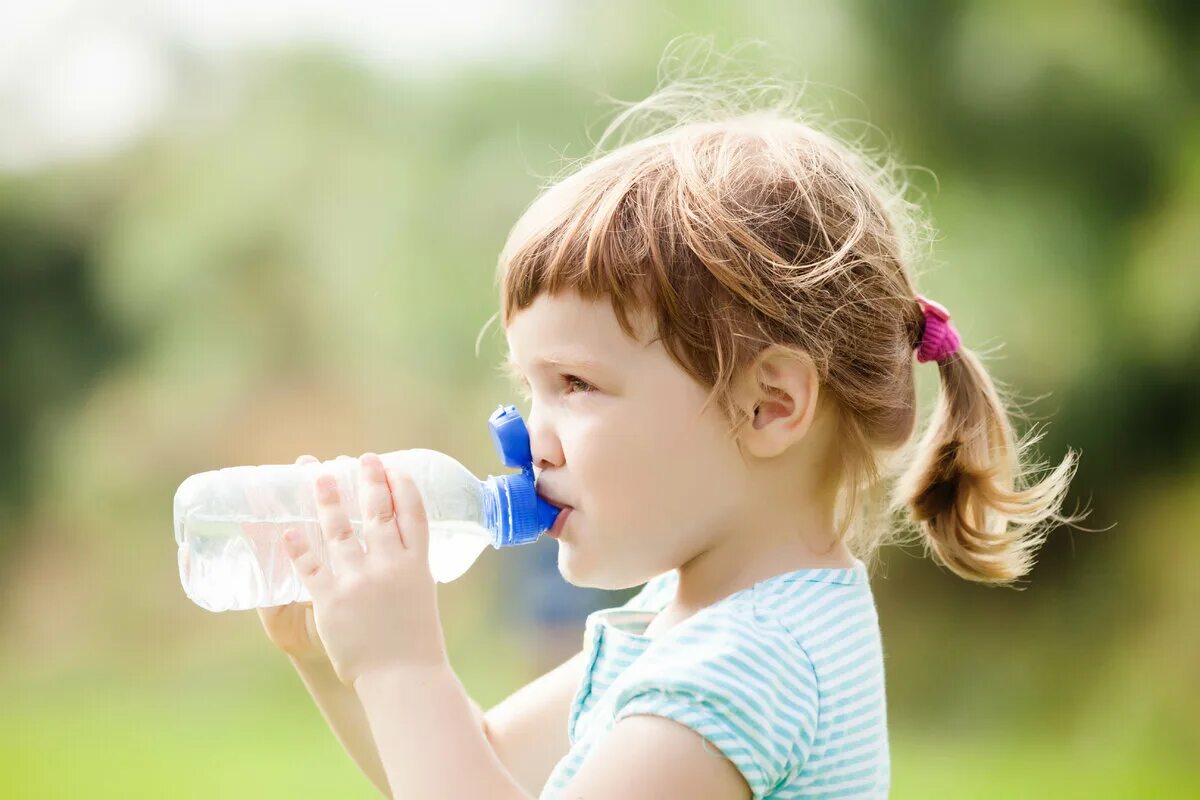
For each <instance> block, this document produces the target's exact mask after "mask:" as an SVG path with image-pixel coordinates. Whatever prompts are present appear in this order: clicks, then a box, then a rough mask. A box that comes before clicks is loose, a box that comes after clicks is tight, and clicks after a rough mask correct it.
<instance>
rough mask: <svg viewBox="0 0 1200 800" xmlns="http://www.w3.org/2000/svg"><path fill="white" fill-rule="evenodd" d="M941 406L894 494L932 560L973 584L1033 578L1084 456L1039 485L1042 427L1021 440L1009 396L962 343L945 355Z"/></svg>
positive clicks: (1061, 518) (1073, 456)
mask: <svg viewBox="0 0 1200 800" xmlns="http://www.w3.org/2000/svg"><path fill="white" fill-rule="evenodd" d="M937 366H938V372H939V374H940V377H941V388H940V389H939V391H938V399H937V405H936V407H935V409H934V411H933V414H932V417H931V418H930V421H929V425H928V427H927V429H926V431H925V434H924V436H923V437H922V438H921V441H920V442H919V444H918V445H917V447H916V455H915V458H914V459H913V461H912V463H911V465H910V466H909V468H908V469H907V470H906V471H904V472H903V473H902V475H901V476H900V478H899V480H898V481H897V484H896V487H895V495H894V497H895V498H896V500H897V501H898V502H899V503H902V504H903V505H904V506H905V507H907V509H908V510H909V514H910V516H911V518H912V520H913V522H915V523H916V524H917V526H918V527H919V529H920V533H921V538H922V540H923V541H924V543H925V546H926V548H927V550H930V551H932V554H933V556H934V559H935V560H936V561H938V562H939V563H941V564H943V565H944V566H946V567H948V568H949V569H950V570H951V571H953V572H954V573H955V574H957V575H959V576H960V577H962V578H966V579H967V580H971V581H979V582H983V583H997V584H1006V583H1011V582H1012V581H1014V580H1016V579H1017V578H1020V577H1022V576H1024V575H1026V574H1027V573H1028V572H1029V571H1030V569H1031V568H1032V566H1033V562H1034V554H1035V552H1036V551H1037V549H1038V547H1039V546H1040V545H1041V544H1042V542H1043V541H1044V540H1045V538H1046V535H1047V533H1048V532H1049V530H1050V529H1052V528H1053V527H1054V525H1053V523H1070V522H1074V521H1076V520H1077V519H1080V517H1074V516H1072V517H1064V516H1062V515H1060V514H1059V509H1060V508H1061V505H1062V501H1063V498H1064V496H1065V494H1066V492H1067V488H1068V486H1069V484H1070V481H1071V478H1072V476H1073V473H1074V470H1075V467H1076V462H1077V454H1076V453H1075V452H1073V451H1070V450H1068V452H1067V456H1066V457H1065V458H1064V459H1063V460H1062V463H1060V464H1059V465H1058V466H1057V467H1056V468H1055V469H1054V471H1053V472H1052V473H1050V474H1049V475H1047V476H1046V477H1045V478H1043V479H1042V480H1041V481H1040V482H1038V483H1035V484H1033V485H1026V477H1027V475H1028V473H1029V472H1030V471H1032V469H1033V468H1035V467H1040V466H1041V465H1040V464H1034V465H1031V466H1030V467H1029V468H1027V469H1023V468H1022V462H1023V458H1022V457H1023V456H1024V455H1025V451H1026V450H1027V449H1028V448H1029V447H1030V446H1032V445H1033V444H1034V443H1036V442H1037V441H1039V440H1040V439H1041V437H1042V435H1043V434H1040V433H1039V434H1037V435H1035V436H1031V437H1030V438H1028V439H1022V440H1020V441H1018V440H1017V437H1016V436H1015V435H1014V432H1013V428H1012V425H1011V424H1010V422H1009V416H1008V413H1007V410H1006V406H1005V404H1004V401H1003V400H1002V399H1001V397H1000V394H999V393H998V392H997V390H996V387H995V385H994V384H993V382H992V379H991V377H990V376H989V375H988V373H987V370H986V369H985V368H984V366H983V364H982V362H981V361H980V360H979V358H978V356H976V355H975V354H974V353H972V352H971V351H969V350H967V349H965V348H963V347H959V348H957V350H956V351H955V352H954V354H953V355H951V356H950V357H949V358H946V359H945V360H943V361H939V362H938V365H937Z"/></svg>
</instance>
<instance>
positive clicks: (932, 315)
mask: <svg viewBox="0 0 1200 800" xmlns="http://www.w3.org/2000/svg"><path fill="white" fill-rule="evenodd" d="M917 302H918V303H920V304H921V310H922V311H924V312H925V330H924V332H923V333H922V334H921V342H920V344H918V345H917V362H918V363H924V362H926V361H945V360H947V359H948V358H949V357H950V356H952V355H954V353H955V351H957V350H958V346H959V344H960V341H959V338H958V331H956V330H954V326H953V325H951V324H950V312H949V311H947V310H946V307H945V306H943V305H942V304H941V303H937V302H934V301H933V300H930V299H929V298H928V297H925V296H923V295H917Z"/></svg>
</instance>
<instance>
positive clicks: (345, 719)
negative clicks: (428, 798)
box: [288, 655, 392, 797]
mask: <svg viewBox="0 0 1200 800" xmlns="http://www.w3.org/2000/svg"><path fill="white" fill-rule="evenodd" d="M288 659H289V660H290V661H291V662H292V666H294V667H295V668H296V672H298V673H299V674H300V680H302V681H304V686H305V687H306V688H307V689H308V693H309V694H311V695H312V698H313V701H314V702H315V703H316V704H317V707H318V708H319V709H321V714H322V716H324V717H325V721H326V722H328V723H329V727H330V729H332V730H333V735H334V736H336V737H337V740H338V741H339V742H341V744H342V747H344V748H345V749H346V752H347V753H348V754H349V755H350V758H351V759H353V760H354V763H355V764H357V765H358V768H359V769H360V770H362V772H363V774H364V775H366V776H367V778H369V779H370V781H371V783H373V784H375V788H377V789H379V791H380V792H382V793H383V795H384V796H385V797H391V796H392V793H391V790H390V789H389V788H388V782H387V775H386V774H385V773H384V770H383V763H382V762H381V761H380V760H379V751H378V750H377V749H376V748H375V740H374V739H373V738H372V737H371V728H370V726H369V725H368V723H367V715H366V713H365V712H364V711H363V707H362V703H360V702H359V700H358V695H356V694H355V693H354V689H352V688H351V687H349V686H346V685H345V684H344V683H342V682H341V680H339V679H338V676H337V674H336V673H335V672H334V671H333V665H332V664H330V663H329V660H328V659H325V660H324V661H318V660H308V659H301V658H296V657H295V656H291V655H289V656H288Z"/></svg>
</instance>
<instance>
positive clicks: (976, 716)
mask: <svg viewBox="0 0 1200 800" xmlns="http://www.w3.org/2000/svg"><path fill="white" fill-rule="evenodd" d="M198 5H201V4H185V3H182V2H174V1H172V2H162V3H153V4H151V3H134V2H124V3H121V2H117V3H109V4H105V5H104V6H102V7H99V8H100V9H101V10H97V8H98V7H97V6H94V5H88V4H84V3H71V2H62V3H50V4H45V8H43V9H42V10H38V9H35V8H29V9H24V10H19V9H18V8H17V7H16V4H14V5H13V6H12V7H11V8H10V9H9V10H5V11H4V12H2V13H0V29H2V30H3V33H0V53H3V55H0V120H3V123H2V124H0V307H2V312H3V313H0V448H2V450H3V452H4V454H5V457H4V458H3V459H0V708H3V709H4V711H3V715H2V720H3V721H2V722H0V775H3V776H4V778H3V788H2V789H0V794H3V796H5V797H37V798H41V797H77V796H82V795H85V794H86V795H87V796H89V797H96V798H100V797H120V798H129V797H151V796H161V795H165V794H168V793H169V794H171V796H176V797H180V798H193V797H194V798H214V797H221V798H224V797H254V798H263V799H264V800H265V798H270V797H279V798H285V797H286V798H297V797H314V798H315V797H326V796H336V797H364V798H365V797H372V796H375V794H374V792H373V790H372V788H371V786H370V784H369V783H368V782H367V780H366V779H365V778H363V777H362V776H361V775H360V774H359V773H358V772H357V769H356V768H355V767H354V765H353V764H352V763H351V761H350V760H349V758H348V757H347V756H346V755H345V754H344V753H343V751H342V750H341V748H340V746H339V745H338V743H337V742H336V740H335V739H334V738H333V736H332V734H331V733H330V732H329V731H328V729H327V728H326V726H325V724H324V722H323V720H322V718H321V716H320V714H319V712H318V711H317V709H316V707H315V706H314V705H313V704H312V702H311V701H310V700H309V698H308V695H307V693H306V692H305V691H304V688H303V686H302V685H301V683H300V681H299V679H298V678H297V677H296V675H295V674H294V673H293V671H292V669H291V667H290V665H289V664H288V663H287V661H286V660H285V659H284V658H283V656H282V655H281V654H279V653H278V652H276V651H274V650H273V648H272V646H271V645H270V644H269V642H268V641H267V640H266V638H265V636H264V635H263V634H262V631H261V627H260V624H259V620H258V618H257V615H255V614H253V613H251V612H241V613H226V614H211V613H209V612H206V611H203V610H201V609H200V608H199V607H197V606H195V605H193V604H192V603H191V602H190V601H189V600H187V598H186V597H185V596H184V594H183V592H182V589H181V587H180V585H179V578H178V573H177V568H176V560H175V559H176V553H175V550H176V546H175V542H174V540H173V534H172V526H171V518H170V508H171V497H172V495H173V493H174V490H175V487H176V486H177V485H178V484H179V482H180V481H182V479H183V478H185V477H186V476H187V475H189V474H191V473H193V472H198V471H201V470H205V469H212V468H216V467H219V466H224V465H233V464H251V463H280V462H288V461H291V460H293V459H294V458H295V456H296V455H298V454H299V453H302V452H311V453H314V454H316V455H318V456H320V457H323V458H330V457H333V456H335V455H337V454H341V453H345V454H351V455H357V454H359V453H361V452H365V451H368V450H374V451H378V452H384V451H387V450H392V449H400V448H404V447H417V446H420V447H432V448H436V449H441V450H445V451H447V452H450V453H452V454H454V455H456V456H458V457H459V458H460V459H461V460H462V461H463V462H464V463H465V464H467V466H469V467H471V468H472V469H474V470H475V471H476V472H477V474H487V473H488V472H489V471H491V472H497V471H499V470H500V469H501V468H500V466H499V464H498V463H497V462H496V460H495V458H494V456H493V454H492V452H491V447H490V443H489V441H488V439H487V436H486V428H485V425H484V420H485V419H486V416H487V414H488V413H489V412H490V411H491V410H492V409H494V408H495V406H496V405H497V403H499V402H507V401H512V400H514V399H515V393H514V392H512V391H511V389H510V388H509V387H508V386H507V385H506V383H505V381H504V379H503V378H502V377H501V376H500V374H499V373H498V372H497V370H496V369H495V368H494V365H495V363H496V362H497V360H498V359H499V358H500V356H501V355H502V352H503V350H502V346H503V336H502V335H501V334H500V332H499V331H498V330H497V328H496V326H495V325H493V326H491V327H490V328H488V330H487V332H486V334H485V335H484V336H483V337H482V340H481V341H480V343H479V349H478V353H477V352H476V337H477V335H478V334H479V332H480V330H481V328H483V326H484V325H485V323H486V322H487V321H488V320H489V318H490V317H491V315H492V314H493V313H494V312H495V311H496V308H497V293H496V287H495V285H494V282H493V275H494V267H495V260H496V256H497V254H498V252H499V249H500V246H501V245H502V243H503V241H504V237H505V235H506V233H507V231H508V229H509V227H510V226H511V225H512V223H513V222H514V221H515V220H516V219H517V217H518V216H519V214H520V213H521V211H522V210H523V209H524V207H525V206H526V205H527V204H528V203H529V202H530V201H531V200H532V199H533V197H534V196H535V194H536V192H537V189H538V186H539V184H540V182H541V181H542V179H543V178H544V177H545V176H548V175H550V174H553V173H555V172H556V171H557V170H558V169H559V167H560V165H561V158H562V157H564V156H566V157H569V158H575V157H581V156H583V155H585V154H586V153H587V151H588V149H589V146H590V143H591V142H592V141H594V140H595V138H596V137H597V136H598V134H599V132H600V131H601V130H602V129H603V125H604V123H605V122H606V121H607V120H608V118H609V117H610V115H611V106H609V105H606V104H605V103H604V102H603V100H602V98H603V97H604V96H607V95H611V96H614V97H617V98H619V99H622V100H636V99H640V98H642V97H644V96H645V95H646V94H647V93H649V92H650V91H651V90H652V89H653V88H654V85H655V83H656V70H657V68H658V66H659V62H660V59H661V58H662V56H663V53H664V51H665V50H666V48H667V46H668V44H669V43H670V42H671V41H672V40H673V39H674V38H675V37H676V36H678V35H680V34H688V33H695V34H701V35H706V36H711V37H712V41H713V43H714V44H715V46H716V48H717V49H718V50H719V51H729V50H730V49H731V48H734V47H735V46H737V45H739V44H741V43H744V42H746V41H757V42H760V43H761V45H762V46H761V47H758V48H749V49H746V50H745V51H742V52H741V53H740V56H741V58H742V59H743V60H744V62H745V63H749V64H750V65H751V66H754V65H756V64H757V65H760V66H761V69H762V71H763V74H765V75H771V74H773V71H775V70H777V69H778V68H779V63H780V61H781V60H783V61H784V62H786V63H789V64H790V65H791V66H792V68H793V69H794V70H795V77H799V78H806V79H807V80H809V81H811V82H812V86H811V88H810V89H809V93H810V94H809V96H810V98H811V99H812V105H813V107H814V109H816V110H817V111H819V112H821V113H822V114H823V115H824V116H825V117H827V118H831V119H836V120H841V121H842V125H841V128H840V129H841V130H842V131H843V132H845V133H847V134H848V135H850V136H855V135H862V136H865V137H866V141H867V143H868V144H870V145H873V146H876V147H880V148H883V147H888V148H891V149H892V150H893V152H894V153H895V154H896V156H897V158H899V159H900V160H901V161H902V162H904V163H905V164H908V165H910V166H912V167H914V169H913V170H912V171H911V174H910V179H911V181H912V184H913V188H914V191H915V192H917V193H919V194H922V195H923V199H922V202H923V203H924V205H925V207H926V209H927V210H928V212H929V214H930V216H931V218H932V220H933V222H934V224H935V225H936V227H937V230H938V238H937V241H936V242H935V243H934V245H933V247H932V250H931V256H930V259H929V260H928V261H927V262H925V263H924V264H922V265H920V268H921V269H922V270H923V271H924V274H922V277H921V280H920V281H919V284H918V285H919V287H920V289H921V291H922V292H925V293H927V294H930V295H931V296H933V297H935V298H937V299H938V300H939V301H941V302H944V303H945V304H946V305H947V306H948V307H949V308H950V309H952V310H953V312H954V314H955V321H956V325H957V326H958V329H959V331H960V332H961V334H962V336H963V338H964V341H965V342H966V344H967V345H968V346H971V347H973V348H976V349H977V350H984V351H989V352H991V353H992V355H991V356H990V357H989V363H990V365H991V367H992V369H993V370H994V374H995V375H996V377H997V378H998V379H999V380H1001V381H1004V382H1006V383H1007V384H1010V385H1011V386H1012V387H1013V389H1015V390H1016V391H1017V392H1019V393H1020V396H1022V397H1024V398H1028V400H1029V402H1028V405H1027V408H1026V410H1027V412H1028V414H1029V415H1031V416H1032V417H1033V418H1034V419H1035V420H1044V421H1046V423H1047V424H1048V428H1047V430H1048V433H1047V436H1046V437H1045V438H1044V439H1043V440H1042V442H1041V443H1040V445H1039V449H1040V453H1041V454H1042V456H1043V457H1044V458H1045V459H1046V460H1047V461H1050V462H1053V463H1057V462H1058V460H1060V459H1061V458H1062V456H1063V454H1064V453H1065V451H1066V448H1068V447H1074V448H1077V449H1079V450H1080V451H1081V453H1082V455H1081V464H1080V468H1079V471H1078V474H1077V477H1076V479H1075V483H1074V487H1073V490H1072V495H1071V497H1070V499H1069V500H1068V503H1067V506H1066V510H1067V511H1072V510H1078V509H1079V508H1081V507H1088V508H1090V509H1091V510H1092V514H1091V516H1090V517H1089V518H1088V519H1087V521H1086V522H1085V523H1084V525H1085V526H1086V527H1089V528H1105V529H1108V530H1106V531H1105V532H1102V533H1089V532H1079V531H1073V530H1060V531H1058V532H1056V533H1055V534H1054V535H1052V537H1051V539H1050V541H1049V543H1048V544H1047V546H1046V548H1045V549H1044V551H1043V553H1042V556H1041V559H1040V561H1039V564H1038V566H1037V568H1036V570H1035V571H1034V573H1033V575H1032V577H1031V580H1030V582H1029V585H1028V588H1027V589H1026V590H1025V591H1021V592H1016V591H1008V590H996V589H988V588H985V587H982V586H978V585H972V584H968V583H966V582H964V581H961V580H959V579H957V578H955V577H953V576H952V575H950V574H949V573H947V572H945V571H942V570H939V569H938V568H937V567H936V566H935V565H933V564H932V563H931V562H929V561H927V560H922V559H921V558H919V553H917V552H906V551H901V550H896V549H893V550H890V551H887V552H885V553H884V554H883V558H882V562H881V565H880V568H879V570H878V571H877V573H876V574H875V577H874V586H875V590H876V593H877V598H878V603H879V608H880V615H881V620H882V624H883V631H884V642H885V651H886V657H887V670H888V689H889V717H890V722H891V736H892V748H893V750H892V758H893V765H894V776H893V777H894V781H893V783H894V794H893V796H894V797H898V798H917V797H971V798H1001V797H1003V798H1010V797H1021V798H1065V797H1072V798H1073V797H1080V798H1082V797H1089V798H1093V797H1113V798H1116V797H1121V798H1124V797H1196V796H1200V774H1198V771H1197V766H1196V765H1197V764H1198V763H1200V723H1198V722H1197V715H1198V714H1200V693H1197V691H1196V686H1197V683H1196V678H1197V674H1198V673H1200V581H1197V579H1196V577H1195V571H1196V568H1195V564H1196V563H1197V561H1198V560H1200V559H1198V557H1200V537H1198V536H1196V533H1195V527H1196V521H1197V519H1198V518H1200V492H1198V491H1197V486H1198V485H1200V416H1198V415H1197V411H1196V410H1197V408H1200V369H1198V367H1200V313H1198V312H1200V262H1198V253H1200V227H1198V226H1197V220H1198V219H1200V113H1198V111H1200V108H1198V103H1197V100H1198V97H1200V62H1198V61H1197V58H1196V53H1197V52H1200V51H1198V45H1200V12H1198V11H1197V9H1198V8H1200V6H1197V5H1195V4H1192V3H1185V2H1155V3H1140V4H1131V3H1119V2H1098V1H1097V2H1078V1H1076V0H1070V1H1069V2H1061V3H1056V4H1049V3H1030V2H1000V1H999V0H988V1H987V2H949V0H907V1H906V2H883V1H882V0H879V1H877V2H868V1H867V0H863V1H861V2H842V3H816V2H782V1H779V2H769V1H766V0H762V1H755V2H742V3H738V4H733V3H716V4H707V3H686V2H664V3H638V2H629V1H627V0H622V1H620V2H608V3H571V2H565V0H563V1H562V2H531V1H530V0H525V1H524V2H513V3H507V4H501V3H484V2H479V1H478V0H476V1H475V2H450V3H443V4H440V5H439V7H438V8H437V9H423V10H417V9H415V8H407V7H403V6H396V5H379V6H374V5H372V6H365V5H355V4H340V5H339V4H332V3H317V2H310V3H301V4H298V5H293V4H284V3H278V2H264V3H253V4H248V5H235V4H230V3H211V4H202V5H203V10H198V9H197V8H194V7H193V6H198ZM38 8H42V7H41V6H38ZM781 77H782V75H781ZM790 77H791V76H789V79H790ZM930 372H933V371H932V370H930ZM918 375H919V380H921V381H922V387H923V397H925V398H928V396H929V390H930V384H929V383H928V382H929V380H930V379H931V378H932V377H934V376H932V375H930V374H928V373H926V372H925V370H919V371H918ZM517 558H518V556H517V555H516V554H515V553H499V552H490V551H489V552H488V553H485V555H484V556H483V557H482V558H481V560H480V562H479V564H478V565H477V566H476V567H475V568H474V569H473V570H472V571H471V572H469V573H468V574H467V576H465V577H464V578H462V579H461V580H460V581H457V582H455V583H453V584H448V585H445V586H442V587H440V590H439V591H440V593H441V597H442V605H443V617H444V620H445V623H446V629H447V630H446V632H447V637H448V640H449V643H450V647H451V649H452V656H453V660H454V663H455V665H456V667H457V669H458V671H459V674H460V675H461V676H462V678H463V680H464V682H465V684H466V685H467V687H468V689H469V690H470V691H471V693H472V694H473V695H474V696H475V698H476V699H477V700H478V701H479V702H480V703H482V704H483V705H485V706H487V705H489V704H493V703H495V702H497V701H499V700H500V699H502V698H503V697H504V696H506V695H507V694H508V693H510V692H511V691H513V690H515V689H516V688H517V687H519V686H520V685H522V684H523V683H524V682H526V681H527V680H529V679H531V678H532V677H534V676H535V675H537V674H539V673H540V671H541V670H543V669H545V668H546V667H547V666H548V665H550V664H552V663H555V661H556V660H558V659H559V658H560V657H565V656H566V655H569V651H570V650H571V649H572V648H575V647H576V646H577V645H578V641H577V634H576V633H575V632H571V631H568V632H567V633H566V634H564V635H563V636H562V637H560V638H559V639H553V638H550V637H548V636H539V634H538V632H537V631H535V630H530V629H528V627H527V626H523V625H522V624H521V622H520V621H519V620H516V619H514V618H513V615H512V614H511V613H509V614H506V613H505V609H506V607H507V603H505V602H498V600H499V599H500V597H501V595H502V594H503V592H505V591H509V588H508V585H507V584H504V583H503V576H504V575H505V569H506V563H507V564H514V563H516V560H517ZM625 596H627V594H625V593H620V594H613V595H611V596H603V597H599V596H588V597H587V603H590V604H591V607H599V606H600V605H609V604H614V603H616V602H619V601H621V600H623V599H624V597H625ZM581 632H582V627H580V628H579V631H578V633H581Z"/></svg>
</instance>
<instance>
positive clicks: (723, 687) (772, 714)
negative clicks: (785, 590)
mask: <svg viewBox="0 0 1200 800" xmlns="http://www.w3.org/2000/svg"><path fill="white" fill-rule="evenodd" d="M696 623H697V624H694V625H688V626H687V628H686V631H680V632H679V634H677V635H674V636H669V637H668V638H667V639H666V640H664V641H663V642H661V643H658V644H661V645H662V647H657V648H656V650H657V652H656V653H655V654H654V657H653V658H650V659H647V663H645V664H639V665H638V666H639V668H638V669H637V670H636V675H634V676H631V677H632V680H631V681H629V683H628V684H626V685H625V686H623V687H621V689H620V691H619V692H618V694H617V696H616V702H615V705H614V712H613V713H614V719H613V722H614V724H615V723H616V722H619V721H620V720H622V719H625V718H626V717H631V716H635V715H652V716H658V717H665V718H667V719H671V720H674V721H675V722H678V723H680V724H681V725H684V726H686V727H688V728H690V729H692V730H694V731H696V733H698V734H700V735H701V736H703V737H704V738H705V739H706V740H707V741H708V742H709V743H711V744H712V745H713V746H714V747H715V748H716V749H718V750H719V751H720V752H721V753H722V754H723V755H724V756H725V757H726V758H728V759H729V760H730V761H731V762H733V765H734V766H735V767H737V769H738V771H739V772H741V774H742V776H743V777H744V778H745V779H746V783H747V784H749V786H750V789H751V791H753V793H754V796H755V797H764V796H767V795H769V794H770V793H771V792H772V791H773V790H774V789H775V788H777V787H778V786H780V785H781V784H783V783H784V782H785V781H786V780H787V779H788V778H789V777H790V776H791V775H793V774H794V773H795V772H797V771H798V770H799V768H800V767H801V766H802V765H803V763H804V761H805V760H806V758H807V756H808V753H809V751H810V749H811V746H812V742H813V739H814V737H815V733H816V725H817V708H818V703H817V697H818V687H817V676H816V672H815V670H814V669H813V665H812V662H811V661H810V660H809V658H808V655H807V653H805V651H804V649H803V648H802V647H801V646H800V645H799V644H798V643H797V642H796V641H795V640H794V639H793V638H792V637H791V636H790V635H789V634H788V633H787V632H786V631H785V630H784V629H783V628H782V627H781V626H778V625H773V624H772V623H770V622H769V621H768V622H764V623H757V622H751V621H750V620H741V621H735V620H725V621H724V622H722V621H719V620H714V621H705V622H701V621H700V620H697V621H696ZM645 655H646V656H650V655H651V653H650V652H647V653H646V654H645ZM614 688H615V687H614Z"/></svg>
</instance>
